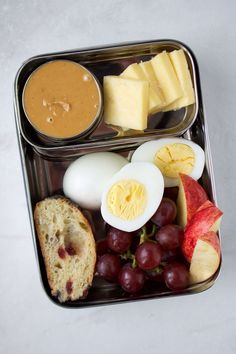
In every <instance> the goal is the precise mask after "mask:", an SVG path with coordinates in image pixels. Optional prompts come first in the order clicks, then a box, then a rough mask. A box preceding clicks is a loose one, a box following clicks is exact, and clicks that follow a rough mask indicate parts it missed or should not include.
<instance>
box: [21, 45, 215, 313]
mask: <svg viewBox="0 0 236 354" xmlns="http://www.w3.org/2000/svg"><path fill="white" fill-rule="evenodd" d="M176 49H177V50H178V49H183V50H184V53H185V55H186V59H187V62H188V66H189V70H190V73H191V77H192V82H193V87H194V93H195V100H196V101H195V103H194V104H192V105H190V106H188V107H186V108H182V109H180V110H178V111H169V112H164V113H162V112H161V113H158V114H155V115H154V116H153V117H152V119H151V120H150V121H149V124H148V127H147V129H146V130H144V131H141V132H137V131H132V130H128V131H121V130H120V131H119V130H114V129H111V128H110V127H107V126H106V125H105V124H104V123H103V122H102V123H101V124H100V125H97V126H96V127H95V129H94V130H93V132H92V133H91V134H90V135H89V136H85V137H83V138H82V139H80V140H78V141H76V140H73V141H71V142H68V143H67V144H60V143H59V144H48V142H47V141H46V142H45V141H42V140H41V139H40V138H39V136H38V134H37V132H35V130H34V129H33V128H32V127H31V126H30V124H29V122H28V120H27V119H26V116H25V112H24V109H23V105H22V94H23V89H24V85H25V83H26V81H27V79H28V78H29V77H30V75H31V74H32V72H34V70H35V69H37V68H38V67H39V66H40V65H41V64H44V63H47V62H50V61H52V60H61V59H62V60H73V61H75V62H77V63H79V64H81V65H83V66H85V67H86V68H87V69H88V70H90V71H91V73H92V74H94V75H95V77H96V78H97V79H98V81H99V83H100V85H102V80H103V77H104V76H105V75H119V74H120V72H121V71H122V70H123V69H124V68H125V67H127V66H128V65H129V64H131V63H135V62H139V61H140V60H148V59H150V58H151V57H153V56H154V55H155V54H157V53H159V52H160V51H163V50H166V51H167V52H168V51H171V50H176ZM14 108H15V120H16V129H17V137H18V142H19V150H20V156H21V162H22V170H23V176H24V183H25V190H26V197H27V204H28V210H29V216H30V224H31V231H32V238H33V243H34V248H35V254H36V259H37V263H38V267H39V273H40V277H41V281H42V285H43V288H44V290H45V292H46V293H47V295H48V296H49V298H50V299H51V300H52V301H53V302H54V303H56V304H58V305H61V306H65V307H71V308H79V307H84V306H93V305H101V304H111V303H118V302H124V301H133V300H143V299H151V298H159V297H163V296H173V295H187V294H194V293H198V292H201V291H203V290H206V289H208V288H209V287H211V286H212V285H213V283H214V282H215V280H216V278H217V275H218V273H219V269H218V271H217V272H216V273H215V274H214V276H212V277H211V278H209V279H208V280H206V281H204V282H202V283H199V284H194V285H190V286H188V287H187V288H186V289H184V290H179V291H170V290H168V289H166V288H165V287H163V286H161V285H156V284H155V285H152V284H151V285H148V286H147V287H145V288H144V289H143V290H142V291H141V292H139V293H137V294H135V295H129V294H128V293H125V292H124V291H122V289H121V288H120V287H118V286H117V285H116V284H113V283H108V282H106V281H104V280H102V279H100V278H98V277H95V278H94V281H93V284H92V287H91V289H90V291H89V293H88V296H87V297H86V299H83V300H75V301H67V302H65V303H60V302H59V301H58V299H57V298H55V297H53V296H52V295H51V291H50V287H49V284H48V280H47V275H46V270H45V265H44V260H43V257H42V253H41V250H40V245H39V240H38V237H37V235H36V230H35V225H34V219H33V210H34V207H35V205H36V203H37V202H38V201H40V200H42V199H44V198H46V197H49V196H52V195H56V194H62V179H63V175H64V173H65V170H66V169H67V167H68V166H69V164H70V163H71V162H72V161H74V160H75V159H76V158H77V157H79V156H82V155H86V154H88V153H91V152H97V151H114V152H117V153H120V154H122V155H123V156H128V155H129V154H130V153H131V152H132V151H133V150H134V149H135V148H137V147H138V146H139V145H141V144H142V143H144V142H147V141H150V140H152V139H154V138H155V139H157V138H161V137H168V136H176V137H184V138H186V139H188V140H192V141H193V142H196V143H198V144H199V145H200V146H201V147H202V148H203V150H204V152H205V158H206V164H205V168H204V172H203V175H202V177H201V184H202V185H203V187H204V189H205V190H206V192H207V194H208V195H209V198H210V200H211V201H212V202H214V203H216V190H215V183H214V175H213V168H212V161H211V151H210V145H209V137H208V131H207V123H206V119H205V114H204V110H203V102H202V95H201V86H200V77H199V71H198V65H197V61H196V58H195V56H194V54H193V53H192V51H191V50H190V49H189V48H188V47H187V46H186V45H185V44H183V43H181V42H179V41H176V40H152V41H145V42H134V43H125V44H116V45H111V46H104V47H97V48H86V49H81V50H73V51H66V52H59V53H53V54H44V55H38V56H35V57H33V58H31V59H29V60H27V61H26V62H25V63H24V64H23V65H22V66H21V68H20V69H19V71H18V73H17V75H16V79H15V86H14ZM90 214H91V215H92V217H94V218H95V219H96V220H95V224H96V223H97V225H98V224H99V225H101V215H99V213H98V212H92V213H90ZM104 232H105V229H104V226H103V227H100V229H99V232H97V234H95V238H96V239H99V238H102V237H103V233H104ZM219 268H220V267H219Z"/></svg>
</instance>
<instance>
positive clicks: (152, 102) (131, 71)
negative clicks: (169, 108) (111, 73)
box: [120, 63, 162, 114]
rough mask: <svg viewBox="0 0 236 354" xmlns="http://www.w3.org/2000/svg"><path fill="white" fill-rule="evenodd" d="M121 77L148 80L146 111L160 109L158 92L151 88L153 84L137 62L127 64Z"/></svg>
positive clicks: (160, 103) (151, 111)
mask: <svg viewBox="0 0 236 354" xmlns="http://www.w3.org/2000/svg"><path fill="white" fill-rule="evenodd" d="M120 76H121V77H123V78H127V79H136V80H143V81H145V80H146V81H148V83H149V85H150V88H149V105H148V113H150V114H151V113H154V112H156V111H157V110H159V109H160V107H161V106H162V99H161V97H160V95H159V94H158V92H157V90H154V89H153V85H151V82H150V81H149V78H148V77H147V76H146V75H145V73H144V71H143V70H142V68H141V67H140V65H139V64H137V63H134V64H131V65H129V66H128V67H127V68H126V69H125V70H124V71H123V72H122V73H121V74H120Z"/></svg>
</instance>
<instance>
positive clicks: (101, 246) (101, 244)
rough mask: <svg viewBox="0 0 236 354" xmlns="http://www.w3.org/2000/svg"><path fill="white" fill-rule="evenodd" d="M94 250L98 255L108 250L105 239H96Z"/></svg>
mask: <svg viewBox="0 0 236 354" xmlns="http://www.w3.org/2000/svg"><path fill="white" fill-rule="evenodd" d="M96 251H97V255H98V256H102V255H103V254H105V253H107V252H108V246H107V240H106V239H103V240H98V241H97V242H96Z"/></svg>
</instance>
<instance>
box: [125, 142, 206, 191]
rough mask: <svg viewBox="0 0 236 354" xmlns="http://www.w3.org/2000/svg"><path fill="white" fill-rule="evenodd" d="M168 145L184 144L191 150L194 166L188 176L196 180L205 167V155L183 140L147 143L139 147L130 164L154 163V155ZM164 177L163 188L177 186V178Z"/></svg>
mask: <svg viewBox="0 0 236 354" xmlns="http://www.w3.org/2000/svg"><path fill="white" fill-rule="evenodd" d="M169 144H185V145H188V146H189V147H190V148H192V150H193V152H194V155H195V164H194V166H193V169H192V172H191V173H190V174H189V176H190V177H192V178H194V179H195V180H198V179H199V178H200V177H201V175H202V172H203V169H204V165H205V154H204V151H203V149H202V148H201V147H200V146H199V145H198V144H196V143H194V142H193V141H190V140H187V139H184V138H175V137H172V138H162V139H158V140H152V141H148V142H146V143H144V144H142V145H140V146H139V147H138V148H137V149H136V150H135V151H134V153H133V155H132V157H131V162H138V161H148V162H152V163H155V162H154V159H155V154H156V152H157V151H158V150H160V149H161V148H162V147H164V146H165V145H169ZM163 177H164V182H165V187H175V186H178V185H179V178H170V177H166V176H163Z"/></svg>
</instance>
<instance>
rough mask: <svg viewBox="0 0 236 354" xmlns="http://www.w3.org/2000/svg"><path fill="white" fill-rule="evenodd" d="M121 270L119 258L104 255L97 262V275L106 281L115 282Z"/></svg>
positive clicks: (108, 254) (107, 254)
mask: <svg viewBox="0 0 236 354" xmlns="http://www.w3.org/2000/svg"><path fill="white" fill-rule="evenodd" d="M120 269H121V261H120V258H119V256H116V255H114V254H110V253H106V254H104V255H102V256H101V257H100V258H99V260H98V262H97V272H98V274H99V275H100V276H101V277H103V278H104V279H106V280H108V281H116V280H117V278H118V275H119V272H120Z"/></svg>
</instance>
